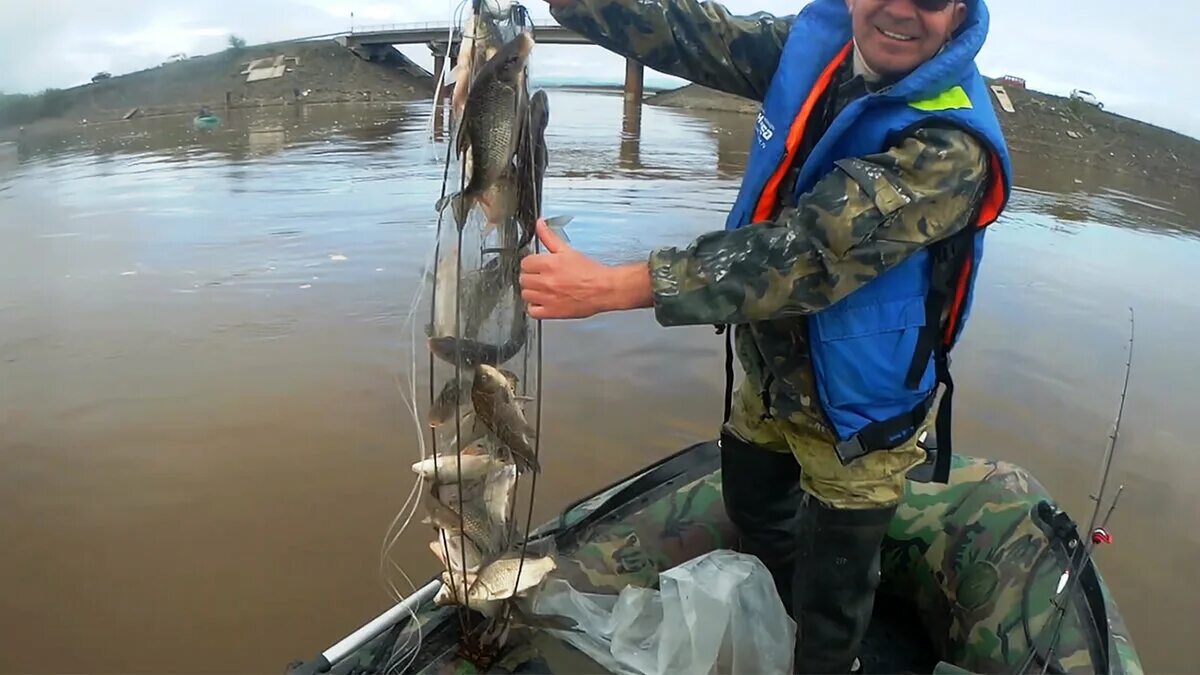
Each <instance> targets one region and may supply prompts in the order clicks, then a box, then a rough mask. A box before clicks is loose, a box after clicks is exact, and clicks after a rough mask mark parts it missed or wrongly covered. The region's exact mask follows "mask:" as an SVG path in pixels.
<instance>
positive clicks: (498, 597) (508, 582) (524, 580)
mask: <svg viewBox="0 0 1200 675" xmlns="http://www.w3.org/2000/svg"><path fill="white" fill-rule="evenodd" d="M556 568H557V564H556V563H555V562H554V558H551V557H548V556H547V557H542V558H526V559H525V562H524V563H522V562H521V559H520V558H519V557H505V558H500V559H498V560H495V561H492V562H491V563H489V564H487V565H485V566H484V567H483V569H481V570H478V571H477V572H474V573H472V572H467V573H466V574H465V575H463V576H459V575H453V578H451V575H450V574H447V573H446V572H443V573H442V587H441V588H440V589H438V593H437V595H436V596H434V604H436V605H438V606H439V607H442V606H446V605H451V604H455V603H456V602H459V598H460V597H461V596H462V595H463V594H464V593H463V589H464V588H465V589H466V593H465V595H466V602H465V603H460V604H466V606H467V607H469V608H471V609H473V610H475V611H477V612H480V613H482V614H484V615H485V616H489V617H490V616H495V615H496V614H497V612H498V611H499V609H500V608H501V606H502V603H503V601H505V600H508V599H510V598H513V597H519V596H521V595H522V594H525V593H528V592H529V591H530V590H531V589H533V588H536V587H537V586H538V585H539V584H541V583H542V581H544V580H545V579H546V577H547V576H549V574H550V573H551V572H553V571H554V570H555V569H556ZM518 571H519V577H518Z"/></svg>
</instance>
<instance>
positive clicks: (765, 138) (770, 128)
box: [754, 112, 775, 148]
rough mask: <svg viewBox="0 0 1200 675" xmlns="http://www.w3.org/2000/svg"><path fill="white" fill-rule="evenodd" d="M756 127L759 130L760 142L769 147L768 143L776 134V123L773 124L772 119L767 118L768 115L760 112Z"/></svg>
mask: <svg viewBox="0 0 1200 675" xmlns="http://www.w3.org/2000/svg"><path fill="white" fill-rule="evenodd" d="M754 128H755V130H756V131H757V132H758V144H759V145H761V146H762V147H764V148H765V147H767V143H769V142H770V141H771V139H772V138H773V137H774V136H775V125H773V124H771V120H769V119H767V116H766V115H764V114H762V112H759V113H758V120H757V121H755V123H754Z"/></svg>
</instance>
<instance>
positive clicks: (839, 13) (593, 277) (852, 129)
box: [521, 0, 1011, 673]
mask: <svg viewBox="0 0 1200 675" xmlns="http://www.w3.org/2000/svg"><path fill="white" fill-rule="evenodd" d="M548 1H549V2H550V4H551V7H552V9H551V11H552V13H553V15H554V16H555V18H556V19H557V20H558V21H559V23H561V24H562V25H564V26H566V27H568V28H571V29H572V30H575V31H577V32H579V33H581V34H583V35H585V36H587V37H589V38H590V39H592V40H593V41H595V42H596V43H597V44H599V45H601V46H604V47H606V48H608V49H611V50H613V51H615V52H618V53H620V54H624V55H626V56H629V57H631V58H634V59H636V60H638V61H641V62H642V63H644V64H645V65H647V66H649V67H651V68H654V69H656V70H660V71H662V72H666V73H670V74H673V75H677V76H680V77H683V78H686V79H688V80H691V81H694V82H697V83H699V84H703V85H706V86H709V87H712V88H715V89H720V90H724V91H727V92H730V93H734V94H739V95H742V96H746V97H749V98H753V99H757V100H760V101H763V109H762V113H761V114H760V115H759V118H758V120H757V122H756V127H757V129H756V138H755V140H754V143H753V145H752V147H751V154H750V159H749V161H748V165H747V169H746V175H745V178H744V180H743V183H742V187H741V191H740V193H739V195H738V198H737V200H736V203H735V204H734V206H733V209H732V211H731V213H730V215H729V218H728V221H727V226H726V229H725V230H724V231H722V232H714V233H709V234H705V235H703V236H701V237H699V238H698V239H696V240H695V241H694V242H692V243H691V245H689V246H688V247H686V248H664V249H661V250H657V251H654V252H652V253H650V255H649V257H648V261H647V262H642V263H636V264H630V265H623V266H617V267H608V266H605V265H601V264H599V263H597V262H595V261H593V260H591V259H589V258H587V257H586V256H584V255H583V254H581V253H579V252H577V251H574V250H572V249H571V248H569V247H568V246H566V245H565V244H564V243H563V242H562V241H561V240H559V239H558V238H557V237H556V236H555V235H554V234H552V233H551V232H550V231H549V230H547V229H546V228H545V227H544V225H540V226H539V237H540V239H541V240H542V242H543V243H544V244H545V246H546V248H547V250H548V253H545V254H542V255H536V256H531V257H529V258H527V259H526V260H525V261H524V263H523V265H522V275H521V285H522V293H523V296H524V298H525V300H526V301H527V302H528V303H529V305H530V307H529V313H530V314H531V316H533V317H534V318H539V319H555V318H581V317H587V316H591V315H594V314H597V313H600V312H606V311H616V310H625V309H634V308H650V307H652V308H653V309H654V312H655V316H656V318H657V319H658V321H659V322H660V323H661V324H662V325H664V326H676V325H688V324H693V325H694V324H717V325H722V326H728V325H733V326H736V338H735V340H736V353H737V356H738V359H739V361H740V362H741V365H742V367H743V370H744V372H745V378H744V381H743V382H742V383H741V385H740V387H739V388H738V390H737V393H736V395H733V394H731V393H727V403H730V402H729V401H728V399H729V398H730V397H732V401H731V405H727V419H726V423H725V425H724V427H723V428H722V433H721V455H722V472H723V489H724V496H725V504H726V510H727V511H728V513H729V516H730V519H731V520H732V522H733V523H734V525H735V526H736V527H737V528H738V530H739V532H740V534H741V548H742V550H744V551H746V552H749V553H752V554H754V555H757V556H758V557H759V558H760V559H761V560H762V561H763V562H764V563H765V564H766V565H767V566H768V568H769V569H770V570H771V572H772V574H773V575H774V577H775V580H776V585H777V587H778V588H779V591H780V595H781V597H782V598H783V600H784V603H785V605H786V606H787V607H788V609H789V612H791V613H792V616H794V617H795V618H796V621H797V623H798V626H799V635H798V639H797V647H796V661H795V666H796V671H797V672H823V673H824V672H847V671H849V670H850V669H851V668H852V667H854V664H855V661H856V657H857V653H858V648H859V644H860V642H861V639H862V636H863V633H864V631H865V629H866V626H867V624H868V622H869V620H870V616H871V610H872V605H873V602H874V595H875V589H876V587H877V586H878V583H879V550H880V544H881V542H882V540H883V537H884V535H885V533H886V531H887V527H888V523H889V522H890V521H891V519H892V516H893V514H894V513H895V510H896V506H897V504H898V502H899V500H900V498H901V496H902V494H903V490H904V485H905V480H906V475H907V473H908V472H909V471H910V470H911V469H913V468H914V467H916V466H917V465H919V464H921V463H923V462H924V461H925V451H924V450H923V449H922V448H921V447H920V446H919V445H918V439H919V438H920V437H921V436H922V435H923V434H924V432H925V431H926V430H927V428H928V427H929V426H930V424H931V422H933V421H934V420H935V419H936V421H937V425H936V426H937V431H938V438H939V445H941V446H942V448H941V451H940V453H939V454H940V457H939V460H940V461H939V466H938V470H937V471H936V472H935V473H936V474H937V475H936V478H937V479H938V480H942V481H944V480H945V477H946V474H947V473H948V464H946V463H945V461H946V460H947V459H948V456H949V448H948V442H949V423H948V422H949V395H950V393H951V391H952V390H953V385H952V383H951V382H950V378H949V371H948V352H949V350H950V348H951V347H952V346H953V345H954V343H955V341H956V339H957V338H958V336H959V334H960V333H961V330H962V326H963V324H964V323H965V320H966V318H967V309H968V307H969V306H970V301H971V291H972V288H973V284H974V280H975V273H976V270H977V269H978V266H979V263H980V260H981V256H982V250H983V247H982V244H983V232H984V229H983V228H984V227H985V226H986V225H989V224H990V223H992V222H994V221H995V220H996V218H997V217H998V216H999V214H1000V212H1001V211H1002V210H1003V208H1004V205H1005V203H1006V201H1007V198H1008V193H1009V189H1010V173H1011V171H1010V165H1009V159H1008V153H1007V150H1006V147H1005V142H1004V138H1003V135H1002V134H1001V132H1000V127H999V123H998V121H997V120H996V117H995V113H994V111H993V109H992V105H991V100H990V98H989V95H988V90H987V88H986V86H985V84H984V82H983V80H982V78H981V77H980V75H979V72H978V70H977V69H976V68H975V65H974V58H975V55H976V54H977V52H978V51H979V49H980V47H981V46H982V44H983V42H984V39H985V38H986V35H987V26H988V14H987V9H986V6H985V5H984V4H983V1H982V0H967V1H965V2H964V1H962V0H815V1H814V2H812V3H810V4H808V5H806V6H805V7H804V8H803V10H802V11H801V12H800V13H799V14H798V15H797V16H794V17H788V18H784V19H776V18H773V17H769V16H766V15H762V14H757V15H753V16H750V17H736V16H732V15H730V14H729V12H728V11H727V10H725V9H724V8H723V7H721V6H719V5H716V4H713V3H707V2H699V1H698V0H656V1H647V0H548ZM731 372H732V370H731V367H730V364H728V363H727V377H728V376H729V375H728V374H729V373H731ZM939 383H942V384H945V385H946V386H945V389H946V391H945V395H944V396H943V397H942V404H941V405H940V406H938V410H937V411H935V410H934V407H935V406H934V400H935V397H936V395H937V392H938V384H939ZM730 386H731V385H729V384H727V391H728V387H730Z"/></svg>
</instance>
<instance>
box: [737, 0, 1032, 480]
mask: <svg viewBox="0 0 1200 675" xmlns="http://www.w3.org/2000/svg"><path fill="white" fill-rule="evenodd" d="M968 8H969V13H968V17H967V20H966V21H965V22H964V24H963V26H962V27H960V29H959V32H958V34H957V36H956V37H955V38H954V39H953V40H952V41H951V42H950V43H949V44H948V45H947V46H946V47H945V48H944V49H943V50H942V51H941V52H940V53H939V54H938V55H937V56H935V57H934V58H933V59H931V60H930V61H928V62H926V63H924V64H922V65H921V66H920V67H919V68H917V69H916V70H915V71H913V72H912V73H910V74H909V75H908V76H906V77H905V78H904V79H902V80H900V81H899V82H897V83H895V84H894V85H892V86H890V87H887V88H885V89H883V90H881V91H879V92H876V93H872V94H868V95H867V96H865V97H863V98H859V99H857V100H855V101H854V102H852V103H850V104H849V105H847V106H846V107H845V108H844V109H843V110H842V111H841V112H840V113H839V114H838V115H837V116H836V117H835V118H834V119H833V121H832V122H831V123H830V126H829V128H828V129H827V130H826V131H825V133H824V134H823V135H822V136H821V138H820V140H819V141H818V142H817V143H816V145H815V146H814V147H813V150H812V152H811V153H809V155H808V156H807V157H806V158H800V159H801V160H803V164H802V165H801V168H800V171H799V174H798V178H797V180H796V184H795V194H796V196H797V197H798V196H800V195H802V194H803V193H805V192H807V191H809V190H810V189H811V188H812V187H813V186H814V184H815V183H816V182H817V181H818V180H820V178H821V177H823V176H824V175H826V174H827V173H829V172H830V171H831V170H834V168H835V163H836V162H837V161H839V160H842V159H846V158H850V157H858V156H863V155H867V154H873V153H879V152H883V151H885V150H887V149H888V148H890V147H892V146H894V145H895V144H897V143H898V142H899V141H900V139H902V138H903V137H904V136H905V135H907V134H908V133H909V132H910V131H911V130H912V129H914V128H915V127H919V126H922V125H927V124H931V123H933V124H943V125H944V124H951V125H955V126H957V127H959V128H961V129H963V130H965V131H967V132H969V133H971V134H972V135H973V136H974V137H975V138H976V139H977V140H979V141H980V142H981V143H982V144H983V145H984V146H985V147H986V148H987V150H988V151H989V152H990V154H991V159H990V163H991V171H990V173H991V180H992V184H991V185H990V186H989V189H988V192H987V194H986V196H985V198H984V200H983V206H982V208H981V209H980V213H979V214H978V216H977V218H976V222H975V223H974V225H975V227H973V228H970V229H969V230H968V231H967V232H966V233H965V234H963V235H960V236H956V237H952V238H951V239H952V240H955V245H954V246H950V245H949V244H947V246H945V247H940V246H939V245H935V246H934V247H932V248H928V247H927V248H925V249H922V250H921V251H919V252H917V253H916V254H914V255H912V256H911V257H909V258H908V259H907V260H905V261H904V262H903V263H901V264H900V265H898V266H896V267H894V268H892V269H890V270H888V271H887V272H885V273H884V274H882V275H881V276H879V277H878V278H876V279H875V280H873V281H871V282H870V283H868V284H867V285H865V286H863V287H862V288H860V289H858V290H857V291H855V292H853V293H851V294H850V295H849V296H847V297H845V298H844V299H842V300H841V301H839V302H837V303H835V304H833V305H832V306H830V307H828V308H826V309H824V310H822V311H819V312H817V313H814V314H812V315H810V316H809V317H808V328H809V343H810V349H811V357H812V363H813V368H814V371H815V377H816V388H817V393H818V396H819V398H820V403H821V407H822V409H823V411H824V413H825V417H826V419H827V421H828V423H829V425H830V426H831V427H832V431H833V432H834V433H835V434H836V436H837V438H838V441H839V444H838V454H839V456H840V457H841V458H842V461H843V462H849V461H851V460H853V459H855V458H857V457H859V456H862V455H864V454H866V453H868V452H871V451H874V450H879V449H886V448H892V447H896V446H897V445H900V444H901V443H904V442H905V441H907V440H909V439H911V438H912V436H913V435H914V434H915V433H916V430H917V427H918V425H920V424H921V423H922V422H923V421H924V419H925V418H926V416H927V414H928V412H929V410H930V409H931V407H932V405H933V400H934V398H935V395H936V392H937V385H938V382H939V381H942V382H943V383H945V384H946V385H947V396H945V397H943V402H944V403H945V402H946V401H947V400H948V398H949V394H950V393H951V392H952V389H953V383H952V382H951V381H950V379H949V372H948V357H947V356H946V355H947V354H948V353H949V350H950V348H951V347H953V345H954V342H955V341H956V340H957V338H958V335H959V334H960V333H961V331H962V326H963V324H964V323H965V322H966V318H967V315H968V313H969V309H970V304H971V296H972V289H973V286H974V280H975V273H976V271H977V270H978V268H979V264H980V261H981V259H982V255H983V236H984V232H985V227H986V226H987V225H989V224H991V223H992V222H994V221H995V220H996V218H997V217H998V216H999V214H1000V212H1001V211H1002V210H1003V208H1004V206H1005V204H1006V203H1007V200H1008V195H1009V192H1010V191H1011V187H1012V179H1011V174H1012V169H1011V162H1010V159H1009V154H1008V150H1007V147H1006V144H1005V141H1004V135H1003V133H1002V132H1001V130H1000V123H999V121H998V120H997V118H996V114H995V111H994V109H993V107H992V103H991V98H990V96H989V91H988V88H987V85H986V83H985V82H984V80H983V78H982V77H981V76H980V74H979V71H978V69H977V68H976V67H975V63H974V59H975V55H976V54H977V53H978V51H979V49H980V47H982V45H983V43H984V39H985V38H986V36H987V32H988V11H987V7H986V5H985V4H984V2H983V0H973V1H971V2H969V3H968ZM850 43H851V26H850V15H849V12H848V11H847V9H846V3H845V0H815V1H814V2H812V3H811V4H809V5H807V6H806V7H805V8H804V9H803V11H801V12H800V14H799V15H798V16H797V17H796V19H795V22H794V24H793V27H792V29H791V33H790V35H789V37H788V40H787V44H786V45H785V47H784V50H783V55H782V58H781V59H780V62H779V67H778V70H777V72H776V73H775V76H774V79H773V80H772V82H771V86H770V88H769V89H768V91H767V95H766V99H765V101H764V103H763V110H762V113H761V114H760V115H759V118H758V120H757V125H756V134H755V140H754V143H753V145H752V147H751V151H750V158H749V161H748V165H747V169H746V174H745V177H744V179H743V182H742V186H741V191H740V192H739V194H738V198H737V201H736V202H735V204H734V207H733V210H732V211H731V212H730V214H729V218H728V221H727V223H726V228H727V229H734V228H738V227H742V226H745V225H750V224H752V223H754V222H758V221H761V220H767V219H769V218H770V216H769V215H766V214H769V213H770V212H771V211H772V209H774V208H775V205H776V204H775V203H776V202H777V189H778V188H779V187H780V182H781V179H782V177H783V175H784V174H785V173H786V171H787V170H788V168H789V166H790V164H791V159H792V154H793V153H794V152H795V151H796V150H795V148H796V146H798V144H799V142H800V140H801V137H802V136H803V133H802V130H803V125H804V124H805V123H806V122H807V119H808V117H809V116H810V115H811V112H812V110H813V108H815V106H816V103H817V100H818V99H819V98H820V94H821V92H822V91H824V90H825V89H826V88H827V87H828V85H829V82H830V80H831V78H832V76H833V73H834V71H835V70H836V69H837V66H838V65H839V64H840V63H841V62H842V59H844V58H853V57H852V56H851V55H850V48H851V47H850ZM789 137H790V138H791V141H790V144H791V146H792V147H791V148H790V149H789ZM904 201H905V198H904V197H903V196H902V195H899V194H892V195H879V196H876V203H877V204H880V208H881V210H884V212H885V213H887V212H888V211H889V210H890V209H893V208H896V207H898V206H899V205H902V204H903V203H904ZM756 213H757V217H756ZM948 241H949V240H948ZM935 261H938V262H939V264H937V265H935ZM947 264H953V266H954V269H953V270H951V271H952V273H953V278H952V279H948V278H945V277H946V276H947V275H946V268H947V267H946V266H947ZM939 275H940V277H941V278H939ZM945 307H950V308H951V312H950V320H949V323H948V325H943V324H942V321H941V316H942V311H943V308H945ZM943 412H944V413H945V417H946V422H945V424H944V426H945V429H943V421H942V417H943V415H941V414H939V416H938V417H939V419H938V425H937V435H938V441H939V445H940V446H942V447H944V448H945V449H946V452H944V453H941V454H942V455H944V457H942V456H939V465H942V464H943V463H944V464H945V470H946V471H947V472H948V466H949V465H948V461H949V448H948V443H949V422H948V417H949V410H948V407H945V406H944V409H943ZM943 436H945V438H943ZM941 469H942V467H941V466H939V471H938V472H937V473H939V474H941V473H943V471H941ZM937 479H939V480H943V481H944V480H945V479H944V477H940V476H939V477H938V478H937Z"/></svg>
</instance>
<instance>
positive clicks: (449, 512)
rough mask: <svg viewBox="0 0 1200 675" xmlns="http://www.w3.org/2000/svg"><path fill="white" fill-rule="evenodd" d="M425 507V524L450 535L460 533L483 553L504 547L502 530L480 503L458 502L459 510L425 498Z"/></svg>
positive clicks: (487, 553)
mask: <svg viewBox="0 0 1200 675" xmlns="http://www.w3.org/2000/svg"><path fill="white" fill-rule="evenodd" d="M425 508H426V509H427V510H428V511H429V518H428V519H427V520H428V523H427V524H432V525H434V526H436V527H437V528H438V529H440V530H442V531H444V532H446V533H449V534H450V535H452V536H457V535H462V536H464V537H466V539H467V540H468V541H470V542H471V543H472V544H474V545H475V546H476V548H478V549H479V551H480V553H482V554H484V555H494V554H496V553H499V552H500V551H502V550H503V549H504V543H505V542H504V541H503V539H504V531H503V529H502V528H500V527H499V525H497V524H496V523H495V522H493V521H492V519H491V517H490V516H489V515H488V513H487V511H486V510H484V508H482V505H481V504H473V503H472V502H464V503H462V504H459V510H458V511H455V510H454V509H452V508H450V507H449V506H446V505H445V504H443V503H441V502H439V501H437V500H436V499H432V498H431V499H428V500H426V504H425Z"/></svg>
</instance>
